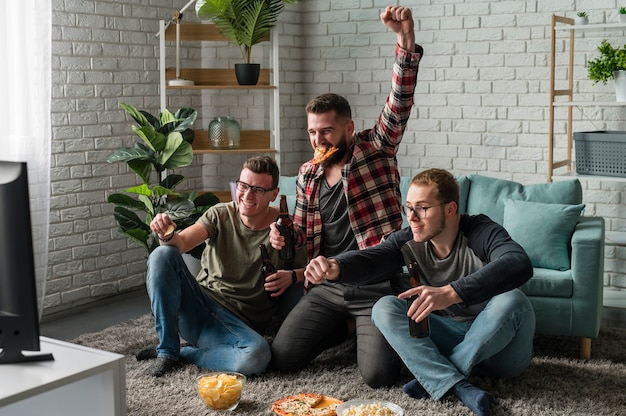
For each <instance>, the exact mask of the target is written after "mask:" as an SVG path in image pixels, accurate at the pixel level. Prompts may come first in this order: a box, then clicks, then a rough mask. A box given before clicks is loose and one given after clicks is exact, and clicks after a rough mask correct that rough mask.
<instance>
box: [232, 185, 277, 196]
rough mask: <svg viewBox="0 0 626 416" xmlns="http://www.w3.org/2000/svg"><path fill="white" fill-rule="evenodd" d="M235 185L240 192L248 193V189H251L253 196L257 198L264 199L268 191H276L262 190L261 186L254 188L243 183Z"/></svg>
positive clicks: (271, 189) (270, 189)
mask: <svg viewBox="0 0 626 416" xmlns="http://www.w3.org/2000/svg"><path fill="white" fill-rule="evenodd" d="M235 183H236V184H237V190H238V191H239V192H243V193H246V192H247V191H248V189H251V190H252V195H254V196H255V197H257V198H263V196H264V195H265V193H266V192H267V191H273V190H274V189H276V188H275V187H274V188H269V189H265V188H261V187H260V186H252V185H250V184H247V183H245V182H242V181H235Z"/></svg>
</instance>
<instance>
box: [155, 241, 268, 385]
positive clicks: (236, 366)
mask: <svg viewBox="0 0 626 416" xmlns="http://www.w3.org/2000/svg"><path fill="white" fill-rule="evenodd" d="M146 286H147V289H148V295H149V296H150V303H151V307H152V313H153V314H154V318H155V329H156V333H157V335H158V337H159V345H158V346H157V349H156V350H157V355H158V356H159V357H167V358H170V359H173V360H179V359H181V360H183V361H187V362H190V363H193V364H195V365H197V366H198V367H200V368H206V369H211V370H217V371H238V372H240V373H243V374H246V375H251V374H259V373H262V372H263V371H265V369H266V368H267V365H268V364H269V361H270V355H271V354H270V347H269V344H268V343H267V341H266V340H265V338H263V336H262V335H260V334H259V333H258V332H256V331H255V330H254V329H252V328H251V327H250V326H248V325H247V324H246V323H245V322H244V321H242V320H241V319H240V318H238V317H237V316H236V315H234V314H233V313H232V312H230V311H229V310H228V309H226V308H224V307H223V306H222V305H220V304H219V303H218V302H216V301H215V300H214V299H213V298H212V297H211V295H210V294H209V291H208V290H206V289H205V288H203V287H202V286H200V284H199V283H198V282H197V281H196V279H195V278H194V276H192V275H191V273H190V272H189V270H188V269H187V266H186V265H185V263H184V261H183V258H182V256H181V254H180V253H179V251H178V250H177V249H176V248H175V247H168V246H161V247H158V248H157V249H156V250H154V251H153V252H152V253H151V254H150V257H149V258H148V275H147V279H146ZM179 337H182V338H183V339H184V340H186V341H187V342H189V343H190V344H191V346H187V347H183V348H180V339H179Z"/></svg>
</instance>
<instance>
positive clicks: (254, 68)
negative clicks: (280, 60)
mask: <svg viewBox="0 0 626 416" xmlns="http://www.w3.org/2000/svg"><path fill="white" fill-rule="evenodd" d="M260 73H261V64H235V76H236V77H237V82H238V83H239V85H256V84H257V82H259V74H260Z"/></svg>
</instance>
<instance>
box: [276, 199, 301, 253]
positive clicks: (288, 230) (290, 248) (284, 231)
mask: <svg viewBox="0 0 626 416" xmlns="http://www.w3.org/2000/svg"><path fill="white" fill-rule="evenodd" d="M276 228H277V229H278V231H279V232H280V235H282V236H283V238H284V239H285V245H284V246H283V248H282V249H281V250H280V251H279V252H278V256H279V257H280V258H281V259H282V260H291V259H293V258H294V256H295V255H296V245H295V243H296V241H295V235H294V232H293V220H292V219H291V217H290V216H289V208H288V207H287V197H286V196H285V195H281V196H280V213H279V214H278V219H277V220H276Z"/></svg>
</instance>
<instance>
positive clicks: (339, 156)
mask: <svg viewBox="0 0 626 416" xmlns="http://www.w3.org/2000/svg"><path fill="white" fill-rule="evenodd" d="M335 147H336V148H337V151H336V152H335V153H333V154H332V155H330V157H329V158H328V159H326V160H325V161H323V162H322V163H320V166H322V167H323V168H329V167H331V166H335V165H336V164H338V163H341V161H342V160H343V158H344V156H345V155H346V153H348V138H347V137H346V135H345V133H344V135H343V136H342V137H341V140H339V143H337V146H335Z"/></svg>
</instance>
